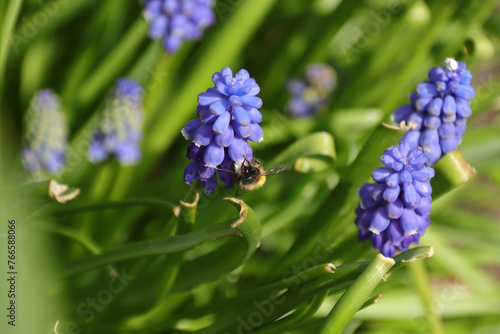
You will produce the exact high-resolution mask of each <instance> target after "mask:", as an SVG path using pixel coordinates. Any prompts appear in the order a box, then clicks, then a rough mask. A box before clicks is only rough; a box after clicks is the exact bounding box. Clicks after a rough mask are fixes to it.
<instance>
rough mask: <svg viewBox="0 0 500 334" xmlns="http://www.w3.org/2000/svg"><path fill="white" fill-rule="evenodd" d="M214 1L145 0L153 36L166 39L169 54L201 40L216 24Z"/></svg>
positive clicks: (164, 45) (164, 43)
mask: <svg viewBox="0 0 500 334" xmlns="http://www.w3.org/2000/svg"><path fill="white" fill-rule="evenodd" d="M213 6H214V1H213V0H144V7H145V9H144V18H145V19H146V20H147V21H148V22H149V23H150V27H149V37H151V38H152V39H159V38H162V39H163V47H164V49H165V50H167V52H169V53H174V52H176V51H177V50H178V49H179V48H180V46H181V44H182V41H192V40H198V39H200V38H201V37H202V36H203V30H204V29H205V28H206V27H209V26H211V25H213V24H214V23H215V14H214V10H213Z"/></svg>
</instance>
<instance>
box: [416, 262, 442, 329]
mask: <svg viewBox="0 0 500 334" xmlns="http://www.w3.org/2000/svg"><path fill="white" fill-rule="evenodd" d="M408 269H409V270H410V272H411V274H412V275H411V276H412V278H413V282H414V283H415V285H416V287H417V290H418V293H419V294H420V299H421V300H422V303H423V304H424V310H425V316H426V318H427V321H428V322H429V327H430V329H431V333H433V334H444V329H443V323H442V321H441V318H440V317H439V314H438V313H437V311H436V308H435V307H434V305H435V304H434V298H433V296H432V292H431V287H430V285H429V276H428V275H427V270H426V269H425V264H424V263H423V262H422V261H415V262H413V263H410V264H409V266H408Z"/></svg>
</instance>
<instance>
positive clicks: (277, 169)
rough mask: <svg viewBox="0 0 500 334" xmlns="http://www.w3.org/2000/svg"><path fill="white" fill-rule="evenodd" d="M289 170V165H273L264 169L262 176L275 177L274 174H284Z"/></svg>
mask: <svg viewBox="0 0 500 334" xmlns="http://www.w3.org/2000/svg"><path fill="white" fill-rule="evenodd" d="M290 168H292V167H290V165H285V164H283V165H274V166H272V167H269V168H268V169H266V170H265V171H264V173H262V175H276V174H281V173H284V172H286V171H287V170H289V169H290Z"/></svg>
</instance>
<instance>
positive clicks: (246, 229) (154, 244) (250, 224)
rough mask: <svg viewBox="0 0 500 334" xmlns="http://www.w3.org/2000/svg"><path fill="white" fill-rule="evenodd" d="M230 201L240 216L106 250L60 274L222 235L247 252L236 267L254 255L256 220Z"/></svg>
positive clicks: (181, 248) (173, 249)
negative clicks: (242, 244) (241, 242)
mask: <svg viewBox="0 0 500 334" xmlns="http://www.w3.org/2000/svg"><path fill="white" fill-rule="evenodd" d="M230 200H231V201H233V202H235V203H236V204H237V205H239V206H240V208H241V209H240V216H239V217H238V218H236V219H233V220H230V221H228V222H224V223H220V224H216V225H212V226H209V227H206V228H204V229H201V230H198V231H194V232H191V233H186V234H182V235H176V236H173V237H169V238H162V239H157V240H147V241H140V242H135V243H131V244H128V245H125V246H122V247H120V248H117V249H113V250H108V251H105V252H103V253H102V254H100V255H97V256H93V257H89V258H85V259H82V260H79V261H76V262H74V263H72V264H69V265H68V266H67V267H66V269H64V270H62V274H63V275H64V276H67V275H73V274H77V273H80V272H84V271H86V270H91V269H95V268H98V267H101V266H104V265H108V264H111V263H115V262H119V261H123V260H128V259H133V258H139V257H143V256H149V255H158V254H168V253H175V252H180V251H185V250H187V249H190V248H193V247H195V246H197V245H199V244H201V243H204V242H206V241H209V240H213V239H217V238H221V237H226V236H242V237H243V238H244V239H245V241H246V244H247V251H246V254H245V256H244V257H243V260H240V261H239V262H238V266H239V264H241V263H243V262H244V261H246V260H247V259H248V258H249V257H250V256H251V255H252V254H253V253H254V252H255V250H256V249H257V247H258V246H259V244H260V235H261V229H260V221H259V220H258V219H257V216H256V215H255V213H254V212H253V210H252V209H250V207H248V206H247V205H246V204H245V203H244V202H243V201H242V200H239V199H234V198H230ZM233 269H234V268H233Z"/></svg>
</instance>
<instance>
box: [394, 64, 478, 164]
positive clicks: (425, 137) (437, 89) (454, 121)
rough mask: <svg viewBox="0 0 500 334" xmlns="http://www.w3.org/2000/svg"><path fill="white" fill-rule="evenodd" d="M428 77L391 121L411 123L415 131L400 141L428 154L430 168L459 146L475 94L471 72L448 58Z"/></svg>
mask: <svg viewBox="0 0 500 334" xmlns="http://www.w3.org/2000/svg"><path fill="white" fill-rule="evenodd" d="M428 76H429V80H427V81H424V82H422V83H420V84H418V85H417V89H416V91H415V92H413V93H412V94H411V96H410V104H409V105H403V106H402V107H400V108H398V109H397V110H396V111H395V112H394V114H393V120H394V121H395V122H397V123H399V122H401V121H405V122H407V123H409V122H413V124H414V128H413V129H412V130H410V131H408V132H407V133H406V134H405V135H404V137H403V140H405V141H407V142H408V143H409V144H410V146H411V147H417V146H418V145H420V146H421V147H422V148H423V150H424V151H425V152H428V153H429V160H428V162H427V164H428V165H429V166H432V165H433V164H434V163H436V162H437V161H438V160H439V159H440V158H441V157H442V156H443V155H445V154H447V153H449V152H451V151H453V150H455V149H457V147H458V145H460V143H461V142H462V135H463V134H464V132H465V128H466V126H467V125H466V123H467V118H469V116H470V115H471V114H472V110H471V108H470V104H471V99H472V98H473V97H474V94H475V92H474V88H473V87H472V86H471V85H470V82H471V79H472V74H471V72H470V71H468V70H467V68H466V66H465V63H464V62H457V61H456V60H455V59H453V58H447V59H446V60H445V61H444V63H443V66H437V67H434V68H432V69H431V70H430V71H429V75H428Z"/></svg>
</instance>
